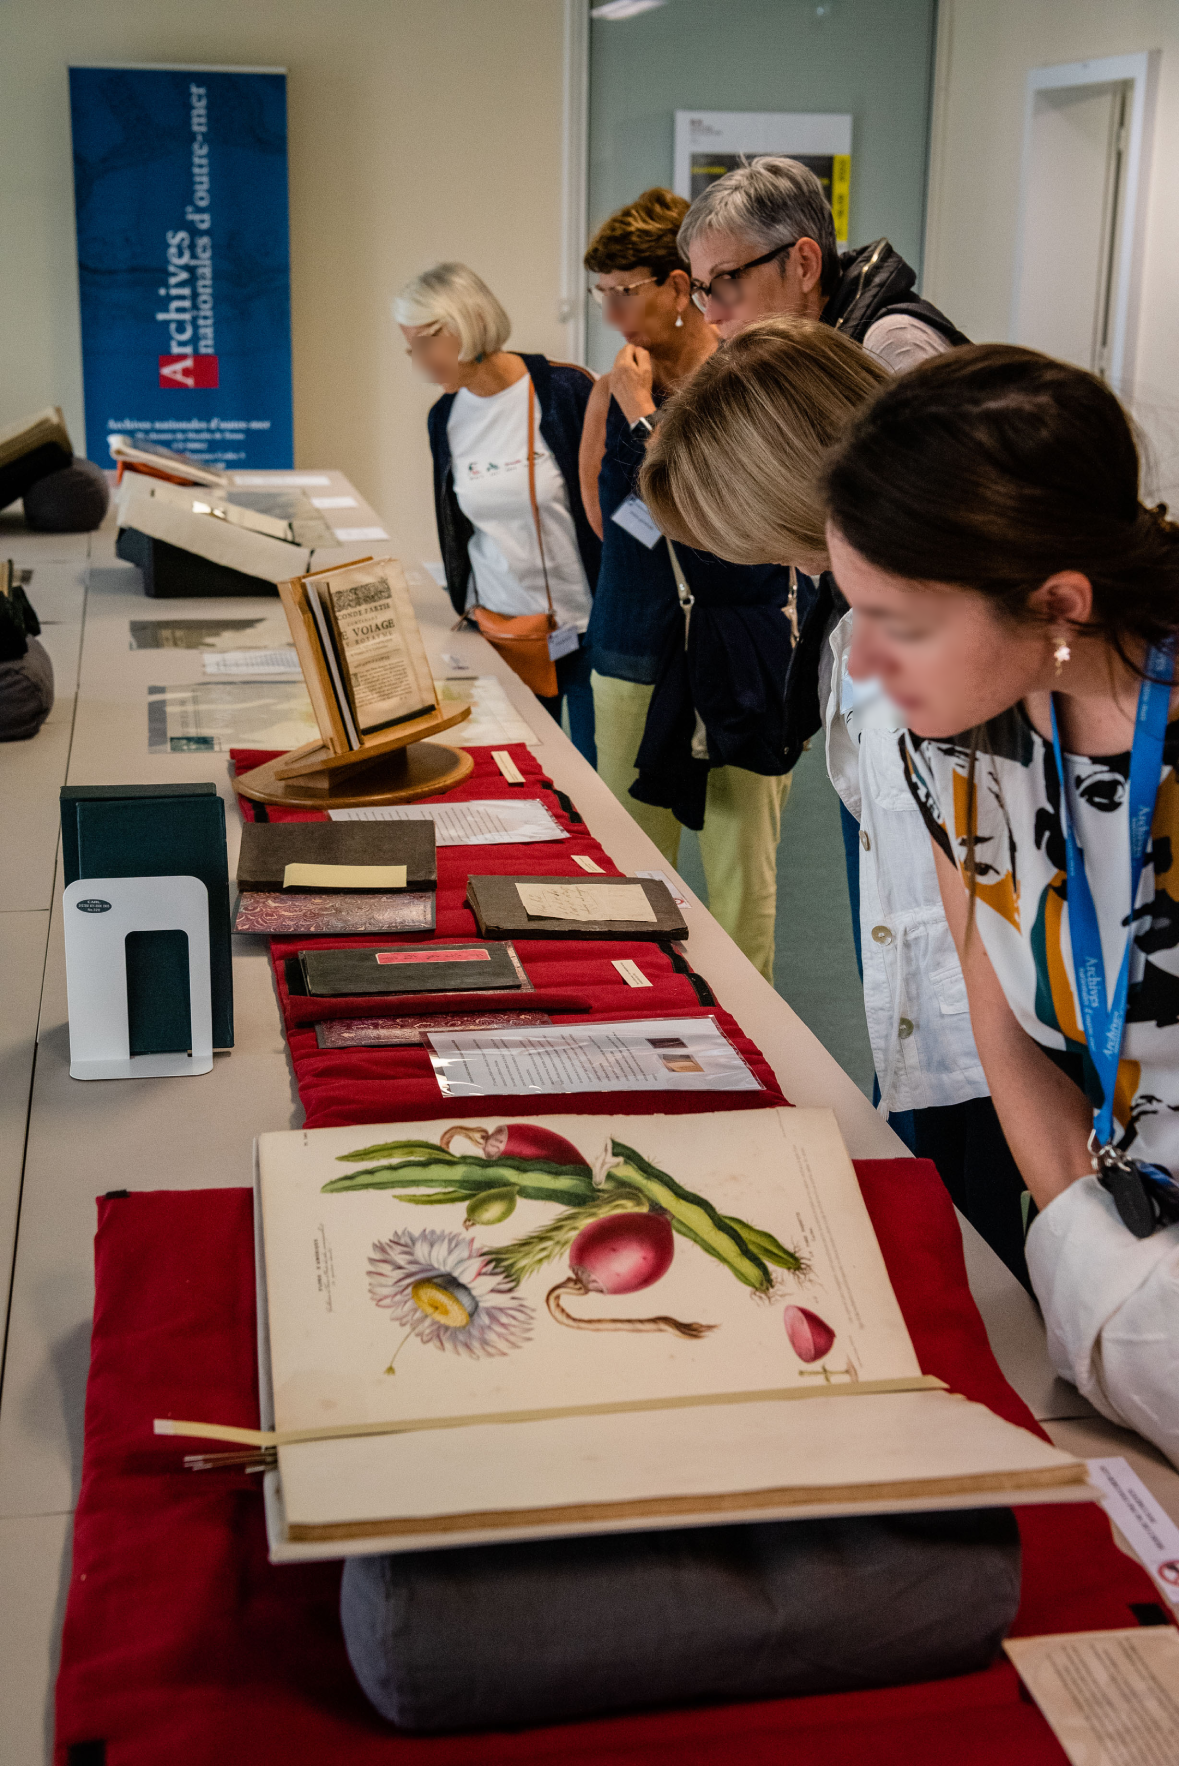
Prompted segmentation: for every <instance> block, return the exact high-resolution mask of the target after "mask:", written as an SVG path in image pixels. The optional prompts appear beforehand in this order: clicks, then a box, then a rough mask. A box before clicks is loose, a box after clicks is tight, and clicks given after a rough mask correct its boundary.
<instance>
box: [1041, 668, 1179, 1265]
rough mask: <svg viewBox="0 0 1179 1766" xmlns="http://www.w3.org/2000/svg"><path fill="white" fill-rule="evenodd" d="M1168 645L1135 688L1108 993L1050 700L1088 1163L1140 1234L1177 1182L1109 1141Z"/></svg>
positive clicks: (1157, 1221)
mask: <svg viewBox="0 0 1179 1766" xmlns="http://www.w3.org/2000/svg"><path fill="white" fill-rule="evenodd" d="M1173 652H1174V644H1173V643H1168V644H1167V645H1165V646H1162V647H1159V646H1152V648H1151V650H1150V652H1149V654H1148V656H1147V659H1146V675H1147V677H1148V678H1147V679H1145V680H1144V681H1143V682H1142V685H1141V687H1140V688H1139V692H1138V711H1137V716H1136V718H1135V724H1134V741H1133V744H1132V746H1131V749H1130V778H1129V783H1128V788H1127V798H1128V804H1127V807H1128V810H1129V819H1130V876H1129V884H1130V900H1129V909H1128V914H1127V919H1126V941H1125V945H1124V947H1123V950H1122V960H1121V963H1120V965H1119V968H1118V973H1117V977H1116V979H1115V982H1114V988H1113V993H1112V996H1111V994H1110V992H1109V990H1108V987H1107V985H1106V975H1105V958H1104V955H1103V953H1102V948H1101V927H1100V924H1099V921H1098V917H1097V908H1096V904H1095V903H1094V900H1093V891H1092V890H1091V889H1090V887H1089V879H1088V877H1087V876H1086V874H1085V854H1084V852H1083V850H1082V848H1081V845H1080V842H1079V841H1078V839H1077V836H1076V831H1075V829H1074V826H1073V818H1072V817H1071V816H1070V814H1069V808H1068V774H1067V773H1066V771H1065V764H1064V755H1063V753H1062V751H1061V746H1060V731H1059V727H1058V725H1057V719H1056V700H1055V696H1053V700H1052V752H1053V754H1054V755H1055V758H1056V776H1057V779H1058V780H1059V783H1060V819H1061V825H1062V827H1063V829H1064V840H1065V854H1066V864H1067V870H1068V926H1069V940H1070V943H1071V945H1072V952H1073V976H1074V979H1075V983H1076V992H1077V1007H1078V1010H1079V1012H1080V1015H1081V1022H1082V1024H1083V1025H1084V1029H1085V1042H1086V1046H1087V1048H1088V1051H1089V1058H1090V1060H1091V1061H1092V1063H1093V1067H1094V1069H1095V1071H1096V1074H1097V1078H1098V1081H1099V1083H1100V1086H1101V1103H1100V1105H1099V1106H1098V1107H1097V1108H1096V1109H1095V1110H1094V1112H1093V1135H1092V1137H1091V1140H1090V1146H1091V1148H1092V1149H1093V1152H1094V1168H1095V1170H1096V1172H1097V1175H1098V1177H1099V1179H1100V1181H1101V1183H1102V1185H1103V1186H1104V1187H1105V1189H1107V1190H1108V1191H1109V1193H1110V1194H1111V1196H1112V1197H1113V1199H1114V1201H1115V1203H1116V1204H1117V1208H1118V1212H1119V1214H1120V1215H1121V1217H1122V1219H1123V1221H1124V1222H1125V1224H1126V1225H1127V1226H1128V1227H1129V1229H1130V1231H1131V1232H1132V1233H1134V1234H1135V1236H1136V1237H1138V1238H1147V1237H1149V1235H1150V1234H1151V1233H1152V1232H1153V1231H1154V1229H1155V1227H1156V1226H1159V1225H1163V1224H1166V1223H1168V1222H1169V1221H1171V1220H1174V1219H1179V1185H1176V1183H1175V1182H1174V1179H1173V1178H1172V1176H1171V1174H1170V1172H1169V1171H1167V1170H1166V1169H1165V1168H1164V1167H1163V1166H1161V1165H1151V1164H1149V1163H1146V1162H1144V1161H1141V1160H1132V1159H1129V1158H1128V1157H1127V1156H1126V1154H1125V1153H1124V1152H1123V1151H1121V1150H1120V1149H1119V1148H1116V1147H1115V1146H1114V1144H1113V1136H1114V1120H1113V1107H1114V1092H1115V1088H1116V1086H1117V1078H1118V1064H1119V1062H1120V1059H1121V1051H1122V1037H1123V1033H1124V1031H1125V1027H1126V1012H1127V1006H1128V1001H1129V987H1130V952H1131V948H1132V946H1133V942H1134V914H1135V908H1136V907H1137V903H1138V886H1139V883H1140V882H1141V879H1142V869H1143V864H1144V862H1145V858H1146V848H1147V842H1148V841H1149V838H1150V827H1151V822H1152V819H1153V817H1154V806H1155V799H1156V798H1157V796H1158V790H1159V777H1160V774H1161V772H1162V766H1163V743H1164V740H1165V737H1166V731H1167V715H1168V710H1169V707H1170V702H1171V685H1170V682H1171V674H1172V656H1173Z"/></svg>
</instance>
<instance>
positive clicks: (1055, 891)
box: [901, 707, 1179, 1173]
mask: <svg viewBox="0 0 1179 1766" xmlns="http://www.w3.org/2000/svg"><path fill="white" fill-rule="evenodd" d="M901 755H902V759H903V760H904V762H905V768H906V774H907V777H908V781H909V788H910V790H911V791H912V793H913V795H914V797H915V798H916V800H917V803H918V806H919V808H920V810H921V813H922V815H923V816H924V817H925V821H926V825H927V826H928V828H929V831H930V833H931V834H932V836H933V838H934V840H935V841H936V842H937V844H938V845H939V846H940V847H941V848H942V850H943V851H944V852H945V853H946V855H947V857H949V858H950V859H951V860H952V861H953V863H954V864H955V865H957V867H958V869H959V872H963V866H964V863H965V861H966V858H967V855H968V853H969V850H970V846H971V843H972V835H973V848H974V854H975V869H976V873H977V879H978V888H977V905H976V908H975V913H976V925H977V927H978V931H979V933H980V934H981V936H982V940H983V944H984V946H985V947H986V951H987V954H988V956H989V957H990V959H991V962H992V964H993V965H994V968H995V973H996V974H997V976H998V978H999V982H1000V985H1001V986H1002V988H1003V992H1004V993H1005V994H1006V996H1007V1000H1008V1002H1009V1004H1010V1006H1011V1008H1012V1010H1013V1011H1014V1013H1015V1016H1016V1018H1017V1019H1018V1020H1019V1022H1020V1024H1021V1025H1022V1026H1023V1028H1024V1029H1025V1030H1026V1031H1027V1033H1028V1035H1029V1036H1031V1037H1032V1038H1034V1040H1035V1041H1036V1042H1037V1043H1039V1044H1040V1046H1041V1048H1043V1049H1045V1050H1046V1051H1048V1052H1049V1053H1050V1054H1051V1055H1052V1056H1053V1058H1054V1059H1055V1060H1056V1061H1057V1062H1058V1064H1059V1065H1060V1066H1062V1067H1063V1068H1064V1069H1065V1071H1066V1072H1070V1073H1071V1074H1072V1076H1073V1078H1075V1079H1076V1080H1077V1082H1078V1083H1079V1084H1083V1085H1084V1088H1085V1091H1086V1093H1087V1095H1088V1096H1089V1098H1090V1099H1091V1100H1092V1101H1094V1102H1095V1103H1097V1104H1100V1102H1101V1086H1100V1083H1099V1081H1098V1079H1097V1074H1096V1071H1095V1070H1094V1067H1093V1064H1092V1062H1091V1061H1090V1060H1089V1057H1088V1051H1087V1050H1086V1047H1085V1032H1084V1029H1083V1027H1082V1024H1081V1019H1080V1014H1079V1011H1078V1008H1077V999H1076V992H1075V983H1074V980H1073V960H1072V946H1071V944H1070V942H1069V925H1068V881H1067V876H1066V871H1065V842H1064V830H1063V827H1062V825H1061V819H1060V784H1059V781H1058V779H1057V773H1056V762H1055V760H1054V758H1053V754H1052V744H1051V742H1046V741H1045V740H1044V738H1043V737H1042V736H1040V735H1039V734H1038V733H1037V732H1036V730H1034V729H1033V728H1032V726H1031V724H1030V723H1029V722H1028V720H1027V717H1026V716H1025V714H1024V713H1023V711H1022V710H1021V709H1020V708H1019V707H1014V708H1013V709H1012V710H1010V711H1007V712H1004V713H1003V715H1002V716H1001V717H998V718H995V719H993V720H992V722H991V723H990V724H988V725H987V728H986V735H985V738H984V739H983V740H982V741H981V742H980V744H979V749H978V754H977V757H976V762H975V791H974V797H975V812H974V817H973V821H974V827H973V829H971V828H970V826H969V825H968V816H967V802H968V776H967V775H968V766H969V746H968V738H967V737H966V736H954V737H951V738H950V739H948V740H947V741H934V740H932V739H928V738H927V739H924V740H922V739H920V738H918V737H916V736H914V735H912V734H908V735H906V736H902V737H901ZM1064 758H1065V767H1066V769H1067V771H1068V775H1069V811H1070V813H1071V815H1072V818H1073V827H1074V829H1075V831H1076V834H1077V838H1078V841H1079V843H1080V845H1081V847H1082V849H1083V851H1084V854H1085V871H1086V875H1087V876H1088V879H1089V885H1090V888H1091V890H1092V893H1093V901H1094V904H1095V906H1096V909H1097V916H1098V922H1099V925H1100V930H1101V945H1102V955H1103V956H1104V959H1105V972H1106V978H1107V982H1108V983H1109V984H1111V985H1112V982H1113V978H1114V977H1115V976H1116V975H1117V972H1118V969H1119V966H1120V964H1121V960H1122V950H1123V948H1124V941H1125V937H1126V925H1127V919H1128V911H1127V910H1128V906H1129V904H1128V901H1127V896H1128V894H1129V878H1130V829H1129V816H1128V811H1127V807H1126V796H1127V787H1128V783H1129V774H1130V753H1129V750H1128V749H1127V750H1126V752H1125V753H1124V754H1111V755H1103V756H1100V757H1094V758H1088V757H1085V756H1081V755H1071V754H1066V755H1065V757H1064ZM1177 761H1179V723H1172V724H1169V725H1168V726H1167V736H1166V742H1165V745H1164V749H1163V770H1162V778H1161V781H1160V784H1159V793H1158V798H1157V800H1156V803H1155V812H1154V822H1153V826H1152V829H1151V841H1150V844H1149V846H1148V848H1147V852H1146V860H1145V863H1144V865H1143V869H1142V880H1141V884H1140V886H1139V890H1138V901H1137V903H1136V904H1135V912H1134V916H1133V918H1134V927H1135V931H1134V942H1133V946H1132V948H1131V953H1130V991H1129V1004H1128V1009H1127V1014H1126V1030H1125V1036H1124V1038H1123V1041H1122V1058H1121V1062H1120V1065H1119V1068H1118V1081H1117V1087H1116V1090H1115V1093H1114V1120H1115V1126H1116V1127H1117V1128H1119V1129H1120V1131H1121V1132H1120V1134H1119V1136H1118V1140H1119V1143H1120V1145H1121V1146H1123V1147H1125V1148H1127V1149H1129V1148H1133V1152H1134V1157H1135V1158H1139V1159H1150V1160H1155V1161H1157V1163H1159V1164H1160V1165H1165V1166H1166V1167H1167V1168H1168V1169H1169V1170H1170V1171H1172V1172H1176V1173H1179V869H1177V868H1176V866H1177V865H1179V781H1177V779H1176V763H1177ZM964 880H965V879H964Z"/></svg>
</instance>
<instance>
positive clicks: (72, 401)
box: [0, 0, 569, 558]
mask: <svg viewBox="0 0 1179 1766" xmlns="http://www.w3.org/2000/svg"><path fill="white" fill-rule="evenodd" d="M562 32H563V8H562V0H201V3H200V4H199V5H181V4H179V0H0V427H2V426H3V425H4V424H6V423H10V422H13V421H15V420H16V419H17V418H19V417H21V416H24V415H26V414H27V413H30V412H32V411H34V410H37V409H38V408H40V407H42V406H44V405H46V404H60V405H61V406H63V408H64V409H65V412H66V416H67V419H68V422H69V426H70V430H71V433H72V435H73V437H74V444H75V446H76V447H78V448H82V446H83V445H84V443H83V435H84V431H83V425H82V377H81V354H80V341H79V326H78V292H77V272H76V267H75V251H74V230H73V229H74V222H73V175H72V166H71V159H70V122H69V90H68V81H67V74H66V69H67V67H68V66H69V64H70V63H71V62H73V63H85V62H103V61H106V62H116V63H118V62H124V61H125V62H180V63H184V62H196V63H205V64H216V65H234V64H238V65H243V66H259V65H266V66H272V67H286V68H287V70H288V76H289V77H288V102H289V131H290V192H291V264H292V271H291V299H292V325H293V343H294V393H295V454H296V462H297V464H298V465H300V466H336V467H339V468H340V469H341V470H343V471H344V472H346V473H347V474H348V476H349V477H350V478H352V479H353V480H354V482H355V483H356V484H357V486H358V487H359V488H360V490H361V491H362V492H363V493H364V495H365V496H366V497H367V498H368V500H369V501H370V502H371V503H373V504H374V506H375V507H376V508H377V509H378V510H380V512H381V513H382V515H383V516H384V517H385V519H386V520H387V521H388V522H389V523H390V528H391V531H392V532H393V533H394V534H395V535H396V537H397V541H398V543H399V544H400V545H401V546H402V547H403V548H405V550H406V551H408V552H413V553H417V554H419V555H422V556H425V557H427V558H435V557H437V555H438V545H437V540H436V538H435V533H434V516H433V502H432V495H431V489H430V471H429V456H428V450H427V443H426V431H425V414H426V410H427V409H428V407H429V405H430V403H431V402H432V397H433V395H432V394H431V392H430V390H429V389H428V388H426V387H424V386H420V385H419V384H418V383H416V382H415V381H413V380H412V378H411V376H410V374H409V367H408V363H407V362H406V360H405V357H404V355H403V354H402V353H401V350H402V344H401V338H400V334H399V333H395V332H394V329H393V325H392V320H391V318H390V315H389V299H390V296H391V295H392V294H393V292H394V291H395V290H396V289H397V288H398V287H399V286H400V284H401V283H403V282H404V281H406V280H407V279H408V278H409V277H410V276H411V275H413V274H415V273H416V272H417V271H419V270H421V269H424V268H425V267H426V266H427V265H428V264H431V263H434V262H437V261H438V260H439V259H442V258H451V257H453V258H461V259H463V260H465V261H466V262H467V263H469V264H471V265H472V266H473V267H474V268H475V269H477V270H478V271H479V273H480V274H481V275H482V276H484V277H485V278H486V280H487V281H488V282H489V283H490V284H491V285H492V287H493V288H494V289H495V290H496V292H497V294H498V295H499V296H500V298H501V300H502V301H503V303H504V305H505V306H506V308H507V309H508V312H509V313H510V314H511V315H512V319H513V321H514V324H513V334H512V335H513V343H514V344H515V345H516V347H518V348H521V349H531V350H540V351H544V352H545V353H547V354H549V355H555V356H559V357H560V356H565V355H567V354H568V353H569V346H568V343H567V341H566V328H565V327H564V326H562V325H561V324H560V323H559V318H558V303H559V295H560V275H561V164H562V157H561V150H562V115H561V104H562V69H563V59H562V54H563V52H562V41H563V37H562ZM101 464H103V465H106V464H108V463H107V462H105V461H103V462H101Z"/></svg>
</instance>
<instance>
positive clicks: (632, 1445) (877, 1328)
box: [208, 1109, 1091, 1557]
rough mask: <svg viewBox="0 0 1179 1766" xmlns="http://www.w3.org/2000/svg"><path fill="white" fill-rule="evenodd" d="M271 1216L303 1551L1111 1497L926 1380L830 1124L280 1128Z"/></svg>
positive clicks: (267, 1315)
mask: <svg viewBox="0 0 1179 1766" xmlns="http://www.w3.org/2000/svg"><path fill="white" fill-rule="evenodd" d="M258 1201H259V1226H260V1230H259V1240H258V1242H259V1312H260V1347H261V1365H262V1391H263V1418H262V1421H263V1426H264V1428H266V1429H273V1430H274V1431H276V1436H275V1439H276V1444H277V1448H278V1471H277V1473H271V1474H269V1475H268V1479H267V1484H268V1504H267V1507H268V1526H269V1529H270V1537H271V1549H272V1554H273V1555H275V1556H279V1557H282V1556H302V1555H312V1556H333V1555H336V1556H339V1555H344V1554H346V1553H347V1554H352V1553H355V1552H358V1551H360V1552H363V1551H366V1550H367V1551H391V1550H415V1549H421V1548H423V1547H426V1546H433V1545H440V1544H466V1543H477V1542H482V1541H487V1540H492V1539H505V1538H536V1537H544V1536H556V1535H563V1534H572V1533H581V1532H594V1531H602V1530H627V1529H634V1528H645V1527H651V1526H685V1525H699V1524H705V1523H708V1522H710V1521H716V1520H722V1519H723V1520H740V1519H745V1520H752V1519H762V1520H768V1519H775V1518H788V1517H798V1516H803V1515H810V1516H818V1515H832V1514H863V1513H886V1512H892V1511H897V1510H903V1509H912V1510H917V1509H929V1508H960V1507H976V1506H979V1505H991V1504H1007V1503H1010V1502H1013V1501H1020V1502H1026V1501H1068V1500H1078V1499H1085V1498H1086V1497H1088V1496H1089V1495H1090V1494H1091V1492H1090V1491H1089V1488H1088V1486H1087V1484H1086V1483H1085V1473H1084V1468H1083V1466H1082V1464H1081V1463H1080V1462H1079V1461H1076V1460H1074V1459H1072V1458H1070V1457H1069V1456H1068V1455H1067V1454H1064V1453H1061V1452H1059V1451H1058V1450H1057V1449H1056V1448H1054V1447H1052V1446H1050V1445H1049V1444H1048V1443H1047V1442H1045V1441H1042V1440H1040V1439H1039V1438H1038V1437H1036V1436H1034V1435H1032V1434H1030V1433H1029V1432H1028V1431H1026V1430H1024V1429H1020V1428H1017V1427H1015V1426H1014V1425H1013V1424H1010V1423H1007V1422H1005V1421H1003V1420H1002V1419H1000V1418H999V1417H996V1416H994V1415H993V1414H992V1413H991V1412H990V1411H988V1410H986V1409H985V1408H984V1407H983V1406H981V1405H978V1404H974V1403H971V1402H968V1401H967V1400H966V1399H964V1398H961V1397H958V1396H956V1395H954V1394H953V1393H950V1392H948V1391H946V1390H945V1389H944V1387H943V1386H942V1385H941V1383H940V1382H939V1381H936V1380H933V1379H930V1378H927V1377H925V1376H923V1375H922V1373H921V1370H920V1368H919V1366H918V1363H917V1359H916V1356H915V1354H914V1351H913V1346H912V1343H911V1341H910V1338H909V1334H908V1331H907V1329H906V1327H905V1323H904V1320H903V1318H902V1316H901V1312H900V1308H899V1306H898V1304H897V1301H896V1298H895V1296H894V1294H893V1291H892V1288H891V1286H890V1284H889V1280H888V1275H887V1272H886V1269H885V1265H884V1260H883V1258H882V1256H881V1253H880V1249H879V1246H878V1244H877V1242H876V1238H875V1235H874V1233H873V1231H872V1226H871V1223H870V1221H869V1218H868V1214H867V1211H866V1209H865V1207H864V1203H863V1200H862V1198H861V1195H860V1191H859V1186H858V1184H857V1182H856V1177H855V1173H854V1171H853V1169H852V1165H851V1162H850V1160H849V1158H848V1156H847V1153H846V1150H845V1148H844V1146H843V1142H842V1139H841V1138H840V1135H839V1130H838V1128H837V1126H836V1123H835V1118H834V1115H833V1114H832V1112H831V1111H829V1110H805V1109H797V1110H796V1109H778V1110H760V1111H741V1112H718V1113H715V1114H702V1115H692V1114H687V1115H677V1116H642V1117H639V1116H620V1117H618V1118H614V1119H612V1118H610V1117H606V1116H575V1115H568V1116H548V1117H531V1118H528V1119H526V1120H513V1119H511V1118H505V1117H500V1116H496V1115H494V1114H491V1113H489V1114H488V1115H487V1116H485V1117H482V1118H481V1119H480V1120H479V1121H478V1122H477V1123H476V1122H465V1123H457V1124H456V1123H454V1122H451V1121H447V1120H444V1119H440V1120H438V1121H432V1122H417V1123H399V1124H395V1125H392V1126H390V1127H388V1128H372V1127H365V1128H333V1129H319V1130H311V1131H308V1130H304V1131H301V1132H296V1133H290V1134H267V1135H263V1136H262V1137H261V1138H260V1140H259V1142H258ZM208 1420H212V1419H208ZM225 1420H228V1419H225Z"/></svg>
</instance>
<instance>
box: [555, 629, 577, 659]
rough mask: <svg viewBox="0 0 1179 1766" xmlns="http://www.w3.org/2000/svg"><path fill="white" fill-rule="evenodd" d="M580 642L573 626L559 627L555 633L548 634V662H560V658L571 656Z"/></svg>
mask: <svg viewBox="0 0 1179 1766" xmlns="http://www.w3.org/2000/svg"><path fill="white" fill-rule="evenodd" d="M580 642H581V638H580V636H579V635H578V631H577V627H576V626H575V625H563V626H560V627H559V628H558V629H557V630H556V631H555V632H550V633H549V661H550V662H560V660H561V658H562V656H572V654H573V652H574V651H575V650H576V649H577V647H578V645H579V644H580Z"/></svg>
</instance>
